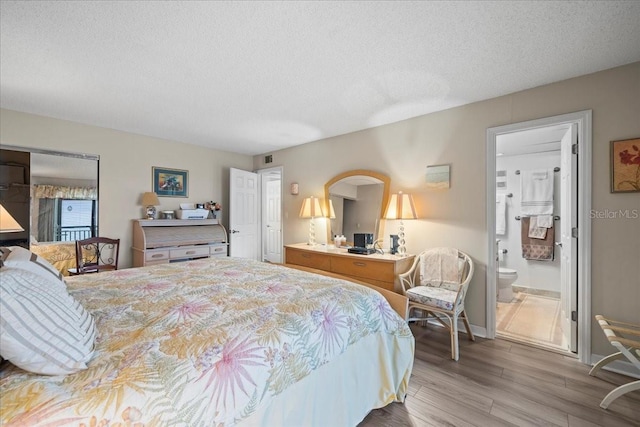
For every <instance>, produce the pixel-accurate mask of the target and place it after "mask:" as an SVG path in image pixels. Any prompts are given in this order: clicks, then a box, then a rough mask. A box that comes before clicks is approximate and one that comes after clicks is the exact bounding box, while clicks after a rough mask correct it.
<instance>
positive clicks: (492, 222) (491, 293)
mask: <svg viewBox="0 0 640 427" xmlns="http://www.w3.org/2000/svg"><path fill="white" fill-rule="evenodd" d="M591 115H592V113H591V110H584V111H578V112H575V113H569V114H562V115H559V116H553V117H545V118H542V119H537V120H530V121H526V122H520V123H512V124H509V125H504V126H497V127H492V128H489V129H487V170H486V173H487V179H486V191H487V201H486V202H487V207H486V213H487V237H488V240H487V253H488V260H487V277H486V283H487V292H486V303H487V308H486V315H487V318H486V322H487V323H486V330H487V338H491V339H492V338H495V336H496V302H495V301H496V279H497V275H496V271H497V264H496V260H497V256H498V254H497V252H496V233H495V229H496V211H495V209H496V207H495V206H496V204H495V200H496V178H495V170H496V138H497V136H498V135H501V134H507V133H513V132H518V131H522V130H527V129H534V128H540V127H547V126H552V125H560V124H571V123H576V124H577V126H578V138H579V139H578V149H579V154H578V232H579V235H578V258H577V259H578V357H579V359H580V361H581V362H582V363H589V362H590V361H591V215H590V212H591V147H592V125H591Z"/></svg>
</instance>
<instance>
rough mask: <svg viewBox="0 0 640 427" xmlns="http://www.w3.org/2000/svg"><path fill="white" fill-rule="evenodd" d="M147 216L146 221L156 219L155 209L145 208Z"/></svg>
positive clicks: (152, 207)
mask: <svg viewBox="0 0 640 427" xmlns="http://www.w3.org/2000/svg"><path fill="white" fill-rule="evenodd" d="M145 212H146V214H147V219H156V207H155V206H147V209H146V210H145Z"/></svg>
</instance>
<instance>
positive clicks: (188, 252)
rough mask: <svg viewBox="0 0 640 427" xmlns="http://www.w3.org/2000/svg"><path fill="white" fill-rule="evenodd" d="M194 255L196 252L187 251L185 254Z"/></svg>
mask: <svg viewBox="0 0 640 427" xmlns="http://www.w3.org/2000/svg"><path fill="white" fill-rule="evenodd" d="M195 253H196V251H187V252H186V254H187V255H193V254H195Z"/></svg>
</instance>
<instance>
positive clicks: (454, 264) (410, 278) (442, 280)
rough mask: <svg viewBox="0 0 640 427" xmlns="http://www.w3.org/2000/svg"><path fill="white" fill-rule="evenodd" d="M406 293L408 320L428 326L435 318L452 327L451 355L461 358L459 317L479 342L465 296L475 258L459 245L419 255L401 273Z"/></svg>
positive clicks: (447, 326)
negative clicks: (406, 269) (470, 318)
mask: <svg viewBox="0 0 640 427" xmlns="http://www.w3.org/2000/svg"><path fill="white" fill-rule="evenodd" d="M399 277H400V284H401V285H402V291H403V293H404V295H405V296H406V297H407V298H409V311H408V313H409V314H408V319H407V320H408V321H409V322H411V321H421V322H423V325H426V323H427V321H428V320H429V319H431V318H433V319H435V320H437V321H438V322H440V323H441V324H442V325H443V326H445V327H446V328H448V329H449V332H450V334H451V358H452V359H454V360H458V358H459V355H460V352H459V348H458V320H459V319H460V320H462V321H463V323H464V326H465V329H466V330H467V335H468V337H469V339H470V340H471V341H475V337H474V336H473V332H471V326H470V325H469V320H468V319H467V315H466V313H465V311H464V299H465V296H466V295H467V289H468V288H469V282H470V281H471V277H473V261H472V260H471V258H470V257H469V255H467V254H465V253H464V252H461V251H458V250H457V249H455V248H434V249H429V250H426V251H424V252H422V253H421V254H420V255H418V256H416V258H415V260H414V262H413V265H412V266H411V269H410V270H409V271H407V272H406V273H404V274H400V276H399Z"/></svg>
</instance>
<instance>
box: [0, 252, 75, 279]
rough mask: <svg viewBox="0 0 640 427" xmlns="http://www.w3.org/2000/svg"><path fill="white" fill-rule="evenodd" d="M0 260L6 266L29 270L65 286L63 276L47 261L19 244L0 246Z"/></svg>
mask: <svg viewBox="0 0 640 427" xmlns="http://www.w3.org/2000/svg"><path fill="white" fill-rule="evenodd" d="M0 260H2V263H0V265H2V264H4V265H6V266H7V267H15V268H21V269H23V270H28V271H31V272H32V273H35V274H37V275H39V276H42V277H44V278H45V279H49V278H51V279H55V281H52V282H51V283H55V284H57V285H62V286H63V287H65V288H66V287H67V284H66V283H65V281H64V276H63V275H62V273H60V272H59V271H58V270H57V269H56V268H55V267H54V266H53V265H51V263H50V262H49V261H47V260H46V259H44V258H42V257H41V256H39V255H36V254H34V253H33V252H31V251H29V250H28V249H25V248H23V247H20V246H9V247H0Z"/></svg>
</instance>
